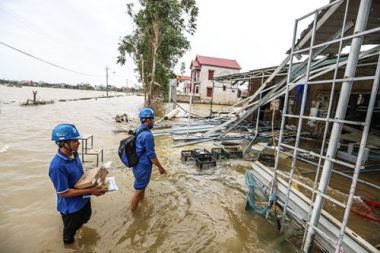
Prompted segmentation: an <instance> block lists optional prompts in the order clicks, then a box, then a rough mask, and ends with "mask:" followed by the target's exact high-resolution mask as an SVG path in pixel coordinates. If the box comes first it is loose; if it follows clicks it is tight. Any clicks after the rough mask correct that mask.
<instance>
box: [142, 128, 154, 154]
mask: <svg viewBox="0 0 380 253" xmlns="http://www.w3.org/2000/svg"><path fill="white" fill-rule="evenodd" d="M144 146H145V151H146V156H147V157H148V158H149V159H154V158H156V152H155V151H154V138H153V135H152V134H151V133H150V134H147V135H146V136H145V140H144Z"/></svg>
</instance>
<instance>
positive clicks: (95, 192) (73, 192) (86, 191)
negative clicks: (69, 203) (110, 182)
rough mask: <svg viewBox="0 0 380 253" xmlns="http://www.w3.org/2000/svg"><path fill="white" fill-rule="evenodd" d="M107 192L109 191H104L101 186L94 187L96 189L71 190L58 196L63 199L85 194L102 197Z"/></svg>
mask: <svg viewBox="0 0 380 253" xmlns="http://www.w3.org/2000/svg"><path fill="white" fill-rule="evenodd" d="M106 191H107V190H106V189H103V188H101V187H99V186H94V187H91V188H86V189H74V188H69V190H68V191H65V192H62V193H59V194H58V195H59V196H60V197H62V198H72V197H76V196H81V195H84V194H91V195H95V196H100V195H103V194H104V193H105V192H106Z"/></svg>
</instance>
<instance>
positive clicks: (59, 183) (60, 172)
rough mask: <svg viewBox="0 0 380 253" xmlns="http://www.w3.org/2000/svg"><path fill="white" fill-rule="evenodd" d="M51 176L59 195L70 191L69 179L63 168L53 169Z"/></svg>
mask: <svg viewBox="0 0 380 253" xmlns="http://www.w3.org/2000/svg"><path fill="white" fill-rule="evenodd" d="M49 176H50V178H51V181H52V182H53V185H54V188H55V191H56V192H57V194H60V193H64V192H67V191H68V190H69V182H68V177H67V174H66V171H65V169H64V168H63V167H53V168H51V170H50V173H49Z"/></svg>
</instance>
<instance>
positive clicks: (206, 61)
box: [190, 55, 241, 69]
mask: <svg viewBox="0 0 380 253" xmlns="http://www.w3.org/2000/svg"><path fill="white" fill-rule="evenodd" d="M191 65H192V66H194V68H197V67H198V66H200V65H209V66H215V67H223V68H230V69H241V67H240V65H239V63H237V61H236V60H230V59H223V58H216V57H209V56H202V55H197V57H196V58H195V60H194V61H193V62H192V63H191ZM190 68H191V66H190Z"/></svg>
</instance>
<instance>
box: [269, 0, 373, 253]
mask: <svg viewBox="0 0 380 253" xmlns="http://www.w3.org/2000/svg"><path fill="white" fill-rule="evenodd" d="M343 3H344V4H343ZM371 6H372V1H371V0H361V1H360V5H359V8H358V11H357V13H356V14H357V18H356V21H355V27H354V31H353V33H352V35H347V34H345V32H346V31H347V26H350V24H349V23H348V21H347V20H348V19H347V17H348V15H349V14H350V15H352V12H353V11H352V10H350V8H351V7H352V5H351V3H350V1H349V0H347V1H335V2H332V3H330V4H328V5H326V6H324V7H322V8H320V9H318V10H316V11H314V12H311V13H309V14H308V15H305V16H303V17H301V18H300V19H297V20H296V21H295V27H294V36H293V42H292V48H291V51H290V60H289V68H288V76H287V83H286V91H285V103H284V108H283V114H282V122H281V129H280V136H279V143H278V147H277V149H276V150H277V152H276V158H275V167H274V176H273V182H272V191H274V190H275V187H274V186H275V184H276V181H277V174H278V173H281V172H279V171H278V170H279V160H280V159H279V156H280V153H281V150H282V149H283V148H287V149H291V150H293V154H292V155H291V156H292V164H291V168H290V174H289V176H288V177H287V178H288V182H287V184H288V185H287V195H286V199H285V203H284V205H283V215H284V216H283V217H285V215H286V213H287V211H288V201H289V195H290V192H291V186H292V183H293V182H294V181H297V180H295V179H294V178H293V177H294V171H295V168H296V162H297V156H298V153H299V152H300V150H301V149H300V147H299V141H300V137H301V131H302V127H303V123H304V122H303V120H305V119H311V117H307V116H305V115H304V114H305V108H306V103H307V95H308V89H309V86H310V85H323V84H326V83H330V84H331V93H330V100H329V105H328V110H327V116H326V117H312V119H313V120H316V121H320V122H324V124H325V128H324V134H323V140H322V145H321V149H320V153H319V156H318V164H317V165H316V175H315V179H314V184H313V188H312V189H311V188H310V187H305V188H306V189H308V190H310V191H311V192H312V198H311V202H310V205H309V213H308V220H307V221H306V227H307V229H305V234H304V240H303V246H302V247H303V251H304V252H311V249H312V245H313V242H314V237H315V235H316V233H319V236H321V237H324V238H325V239H326V240H328V241H329V242H330V244H331V243H332V245H334V248H335V252H341V250H342V249H345V250H347V249H346V246H347V245H345V244H344V236H345V232H346V227H347V223H348V219H349V215H350V210H351V206H352V202H353V197H354V193H355V189H356V186H357V183H358V177H359V173H360V169H362V168H363V167H362V160H363V157H364V151H365V147H366V144H367V137H368V132H369V128H370V124H371V119H372V114H373V110H374V106H375V102H376V96H377V92H378V86H379V79H380V55H379V49H378V48H375V49H374V50H372V51H371V52H360V49H361V46H362V42H363V37H364V36H371V35H374V34H376V36H379V31H380V29H379V27H377V28H376V27H375V28H373V29H370V30H366V27H367V20H368V17H369V13H370V10H371ZM338 7H341V8H343V7H344V16H343V22H342V25H341V27H342V28H341V29H340V31H339V38H333V39H331V40H328V41H325V42H322V41H318V43H316V40H315V38H316V36H318V28H319V27H318V24H319V23H318V21H321V19H319V18H320V16H321V15H320V14H321V12H324V13H326V12H328V11H329V10H332V9H333V10H336V9H337V8H338ZM310 16H311V17H313V18H314V21H313V24H312V26H311V27H310V29H309V37H308V39H307V40H301V41H303V42H305V41H307V42H309V45H308V46H303V48H301V47H300V44H299V43H296V35H297V27H298V23H299V22H300V21H302V20H303V19H305V18H308V17H310ZM305 37H306V36H305ZM305 37H304V38H305ZM347 44H349V45H351V47H350V52H349V55H348V59H347V61H345V72H344V76H343V78H340V79H338V69H339V68H340V67H341V66H342V64H341V63H342V62H341V56H342V55H341V54H342V53H341V52H342V48H343V45H347ZM326 45H328V46H329V45H334V46H335V47H337V48H338V49H337V57H336V64H335V70H334V74H333V78H332V79H330V80H323V81H320V80H319V81H311V79H312V78H314V75H313V73H311V67H312V64H313V59H314V57H315V56H317V54H315V52H317V51H318V50H319V49H320V48H322V47H325V46H326ZM305 53H308V61H307V68H306V73H305V75H304V79H303V82H297V80H295V79H294V78H293V79H292V75H291V73H292V71H293V58H294V57H296V55H299V54H305ZM366 53H367V54H368V53H369V54H370V55H371V56H372V55H379V56H378V57H379V58H378V59H377V67H376V72H375V75H374V76H366V77H361V78H357V77H355V73H356V69H357V64H358V61H359V59H360V58H362V57H364V56H365V55H366ZM372 53H374V54H372ZM362 80H371V81H372V82H373V83H372V93H371V97H370V101H369V105H368V110H367V113H366V118H365V121H364V122H358V121H350V120H346V119H345V116H346V111H347V107H348V102H349V98H350V94H351V89H352V86H353V84H354V82H360V81H362ZM337 83H341V86H340V92H339V100H338V104H337V106H336V109H335V111H334V110H333V107H334V106H333V101H334V99H333V98H334V97H335V95H336V94H335V92H336V89H335V88H336V85H337ZM301 84H302V85H304V89H303V95H302V96H301V97H302V103H301V108H300V112H299V114H298V115H292V114H289V113H288V109H289V93H290V91H291V89H293V88H294V87H295V86H297V85H301ZM290 118H292V119H296V120H298V127H297V135H296V141H295V143H294V146H292V145H289V144H285V143H283V132H284V127H285V122H287V121H288V119H290ZM330 124H332V130H331V133H330V134H329V135H328V130H329V129H330V127H331V125H330ZM343 125H359V126H362V127H363V129H362V136H361V141H360V147H359V152H358V157H357V161H356V163H355V164H350V163H345V162H342V161H339V160H337V159H336V154H337V149H338V144H339V143H340V137H341V132H342V127H343ZM327 143H328V146H327V150H326V151H325V150H324V147H325V145H326V144H327ZM303 151H304V152H308V150H303ZM322 164H323V167H322V173H321V175H320V179H319V181H318V178H319V174H320V170H321V166H322ZM334 164H339V165H341V166H345V167H348V168H351V169H354V173H353V176H352V178H351V179H352V181H351V186H350V190H349V194H348V198H347V200H346V201H345V202H341V201H338V200H336V199H334V198H332V197H329V196H327V195H326V190H327V187H328V184H329V180H330V176H331V173H332V169H333V166H334ZM297 182H298V181H297ZM317 186H318V189H316V188H317ZM314 198H315V199H314ZM325 199H327V200H329V201H332V202H333V203H335V204H337V205H338V206H340V207H343V208H344V216H343V220H342V222H341V227H340V231H339V234H337V235H336V238H331V237H328V238H326V235H324V234H323V232H322V231H321V230H319V229H318V225H319V222H320V216H321V210H322V207H323V204H324V200H325ZM345 252H346V251H345Z"/></svg>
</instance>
